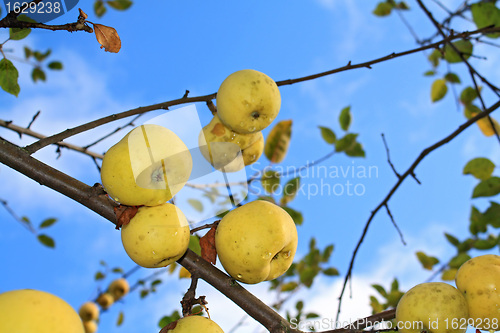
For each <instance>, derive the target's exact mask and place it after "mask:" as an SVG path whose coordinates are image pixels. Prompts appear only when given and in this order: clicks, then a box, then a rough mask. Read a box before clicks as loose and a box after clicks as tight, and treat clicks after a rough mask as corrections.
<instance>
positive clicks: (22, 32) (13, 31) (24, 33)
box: [9, 28, 31, 40]
mask: <svg viewBox="0 0 500 333" xmlns="http://www.w3.org/2000/svg"><path fill="white" fill-rule="evenodd" d="M30 33H31V29H29V28H24V29H23V28H10V29H9V39H11V40H21V39H24V38H26V37H28V35H29V34H30Z"/></svg>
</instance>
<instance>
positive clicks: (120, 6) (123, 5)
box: [106, 0, 132, 10]
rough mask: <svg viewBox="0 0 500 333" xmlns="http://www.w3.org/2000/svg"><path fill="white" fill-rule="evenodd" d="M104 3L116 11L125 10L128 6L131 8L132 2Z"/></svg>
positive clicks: (127, 0)
mask: <svg viewBox="0 0 500 333" xmlns="http://www.w3.org/2000/svg"><path fill="white" fill-rule="evenodd" d="M106 3H107V4H108V6H110V7H111V8H113V9H116V10H126V9H128V8H129V7H130V6H132V1H130V0H113V1H106Z"/></svg>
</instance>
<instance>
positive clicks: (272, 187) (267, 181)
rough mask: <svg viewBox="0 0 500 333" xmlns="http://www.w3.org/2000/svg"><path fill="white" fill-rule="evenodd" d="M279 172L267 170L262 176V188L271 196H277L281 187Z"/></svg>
mask: <svg viewBox="0 0 500 333" xmlns="http://www.w3.org/2000/svg"><path fill="white" fill-rule="evenodd" d="M279 175H280V174H279V172H278V171H274V170H266V171H265V172H264V174H263V175H262V179H261V183H262V188H264V191H266V192H267V193H269V194H276V192H277V191H278V190H279V186H280V176H279Z"/></svg>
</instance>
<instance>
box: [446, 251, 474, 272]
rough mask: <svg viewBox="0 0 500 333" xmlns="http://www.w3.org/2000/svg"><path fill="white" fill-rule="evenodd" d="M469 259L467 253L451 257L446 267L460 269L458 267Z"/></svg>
mask: <svg viewBox="0 0 500 333" xmlns="http://www.w3.org/2000/svg"><path fill="white" fill-rule="evenodd" d="M469 259H470V256H469V255H468V254H467V253H464V252H462V253H459V254H457V255H456V256H455V257H453V258H452V259H451V260H450V262H449V263H448V266H450V267H451V268H460V266H462V264H463V263H464V262H466V261H467V260H469Z"/></svg>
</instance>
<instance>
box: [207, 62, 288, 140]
mask: <svg viewBox="0 0 500 333" xmlns="http://www.w3.org/2000/svg"><path fill="white" fill-rule="evenodd" d="M216 102H217V114H218V115H219V117H220V119H221V121H222V122H223V123H224V124H225V125H226V126H227V127H229V128H230V129H232V130H233V131H235V132H237V133H255V132H259V131H262V130H263V129H264V128H266V127H267V126H269V124H271V123H272V122H273V120H274V119H275V118H276V116H277V115H278V112H279V110H280V107H281V95H280V91H279V89H278V86H277V85H276V82H274V81H273V79H271V78H270V77H269V76H267V75H266V74H264V73H261V72H259V71H256V70H253V69H244V70H240V71H237V72H234V73H232V74H231V75H229V76H228V77H227V78H226V79H225V80H224V81H223V82H222V84H221V85H220V87H219V91H217V98H216Z"/></svg>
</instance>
